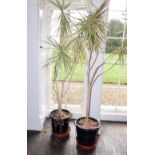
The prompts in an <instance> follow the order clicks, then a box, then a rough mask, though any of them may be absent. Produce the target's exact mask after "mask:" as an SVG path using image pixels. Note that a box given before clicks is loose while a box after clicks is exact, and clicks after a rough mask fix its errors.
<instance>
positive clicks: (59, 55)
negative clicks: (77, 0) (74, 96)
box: [45, 0, 76, 138]
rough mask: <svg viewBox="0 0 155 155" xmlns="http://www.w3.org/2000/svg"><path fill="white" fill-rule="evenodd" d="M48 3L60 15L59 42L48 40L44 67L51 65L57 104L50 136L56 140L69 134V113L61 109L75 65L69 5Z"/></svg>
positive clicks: (62, 2) (56, 2) (52, 113)
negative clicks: (67, 82) (47, 54)
mask: <svg viewBox="0 0 155 155" xmlns="http://www.w3.org/2000/svg"><path fill="white" fill-rule="evenodd" d="M50 2H51V3H52V5H54V6H55V7H56V8H57V9H58V10H59V12H60V13H59V16H58V17H57V22H58V24H59V27H58V32H57V33H58V34H59V41H56V40H55V39H51V38H50V39H48V41H47V42H46V43H47V45H48V46H49V47H48V48H49V49H50V51H51V55H50V57H49V58H48V59H47V60H46V63H45V65H47V64H51V66H52V82H53V87H52V88H53V91H54V93H55V98H56V102H57V104H58V109H56V110H54V111H52V112H51V113H50V115H49V117H50V119H51V128H52V135H53V136H54V137H56V138H66V137H68V136H69V132H70V127H69V119H70V118H71V112H70V111H68V110H66V109H62V104H63V102H64V97H65V95H66V93H67V91H68V89H69V84H68V86H67V88H66V87H65V84H66V81H69V80H70V78H71V77H72V74H73V71H74V69H75V64H76V57H75V54H72V53H73V52H72V50H71V43H72V41H71V40H72V31H71V23H72V22H71V19H70V17H69V14H68V10H67V8H68V7H69V5H70V3H68V4H65V2H64V0H63V1H59V0H56V1H50Z"/></svg>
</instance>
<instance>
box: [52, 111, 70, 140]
mask: <svg viewBox="0 0 155 155" xmlns="http://www.w3.org/2000/svg"><path fill="white" fill-rule="evenodd" d="M55 111H57V110H54V111H52V112H51V113H50V115H49V118H50V119H51V129H52V136H54V137H55V138H60V139H65V138H67V137H68V136H69V134H70V127H69V120H70V118H71V113H70V112H69V111H68V110H64V109H63V110H62V111H65V112H68V113H69V117H67V118H64V119H61V120H60V119H58V118H56V117H53V115H52V114H53V113H54V112H55Z"/></svg>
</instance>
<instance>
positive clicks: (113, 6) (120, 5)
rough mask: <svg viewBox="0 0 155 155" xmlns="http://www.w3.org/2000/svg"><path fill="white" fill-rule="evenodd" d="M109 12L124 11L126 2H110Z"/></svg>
mask: <svg viewBox="0 0 155 155" xmlns="http://www.w3.org/2000/svg"><path fill="white" fill-rule="evenodd" d="M109 10H120V11H124V10H126V0H110V5H109Z"/></svg>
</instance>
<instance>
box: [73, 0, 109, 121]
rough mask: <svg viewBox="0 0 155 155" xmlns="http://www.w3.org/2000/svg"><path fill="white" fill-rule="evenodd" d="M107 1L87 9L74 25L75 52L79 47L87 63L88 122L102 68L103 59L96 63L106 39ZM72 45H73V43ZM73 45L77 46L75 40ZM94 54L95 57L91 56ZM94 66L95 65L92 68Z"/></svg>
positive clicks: (79, 51)
mask: <svg viewBox="0 0 155 155" xmlns="http://www.w3.org/2000/svg"><path fill="white" fill-rule="evenodd" d="M108 2H109V1H107V0H106V1H104V2H103V3H102V4H101V5H100V7H96V8H95V9H94V10H92V11H91V9H89V10H88V12H87V16H85V17H83V18H82V19H79V22H78V23H77V25H76V28H77V33H76V38H77V40H80V41H79V43H80V48H77V49H76V51H77V53H81V49H84V50H83V52H84V53H85V54H83V55H86V65H87V106H86V119H85V121H86V122H85V123H86V124H87V123H88V122H89V117H90V104H91V98H92V89H93V87H94V83H95V82H96V80H97V79H98V78H99V77H100V76H101V75H102V74H103V72H102V73H98V71H99V70H100V69H101V68H102V66H103V65H104V63H105V61H103V62H102V63H100V64H96V62H97V59H98V57H99V56H100V53H103V52H104V51H103V43H105V40H106V32H107V23H106V21H105V18H104V17H103V16H104V14H105V12H106V11H107V9H108ZM73 46H74V45H73ZM75 46H76V47H78V46H77V44H76V42H75ZM93 55H95V58H93ZM94 66H97V67H95V69H94Z"/></svg>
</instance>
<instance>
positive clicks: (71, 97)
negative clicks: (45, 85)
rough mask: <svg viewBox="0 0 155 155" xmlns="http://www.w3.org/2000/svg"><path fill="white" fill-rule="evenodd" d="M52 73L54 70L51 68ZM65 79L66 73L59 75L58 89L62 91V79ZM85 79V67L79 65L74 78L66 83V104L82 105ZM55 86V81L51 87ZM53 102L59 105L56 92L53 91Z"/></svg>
mask: <svg viewBox="0 0 155 155" xmlns="http://www.w3.org/2000/svg"><path fill="white" fill-rule="evenodd" d="M51 72H52V68H51ZM63 77H64V71H63V72H62V73H61V74H60V75H59V78H58V80H57V84H58V89H59V90H60V91H61V90H62V79H63ZM83 77H84V65H81V64H79V65H77V66H76V68H75V70H74V72H73V75H72V78H71V79H70V81H71V82H68V81H66V82H65V83H64V90H65V92H66V93H65V96H64V101H63V103H64V104H80V105H82V102H83ZM52 84H53V81H51V86H52ZM51 102H52V103H54V104H55V103H57V100H56V94H55V92H54V90H53V89H52V93H51Z"/></svg>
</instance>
